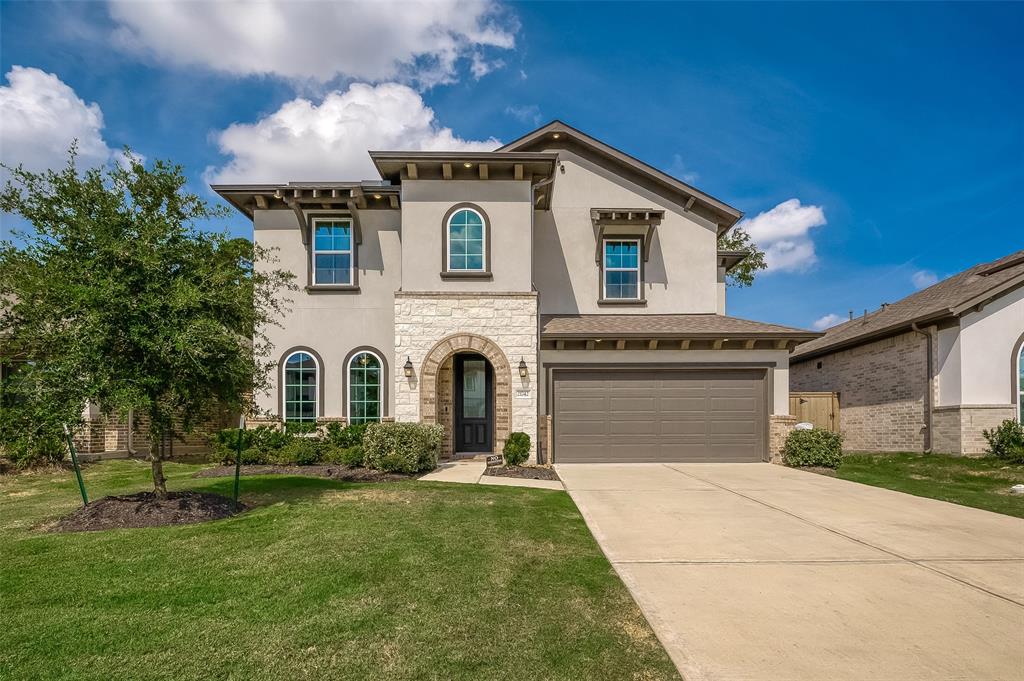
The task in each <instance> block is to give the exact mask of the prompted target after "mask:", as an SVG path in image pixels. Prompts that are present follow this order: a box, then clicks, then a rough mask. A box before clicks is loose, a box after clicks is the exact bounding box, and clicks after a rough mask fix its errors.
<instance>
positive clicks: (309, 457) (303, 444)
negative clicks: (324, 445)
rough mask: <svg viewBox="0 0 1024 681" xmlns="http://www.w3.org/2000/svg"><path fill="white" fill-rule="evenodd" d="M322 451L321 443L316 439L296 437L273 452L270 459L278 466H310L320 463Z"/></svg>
mask: <svg viewBox="0 0 1024 681" xmlns="http://www.w3.org/2000/svg"><path fill="white" fill-rule="evenodd" d="M320 450H321V447H320V442H319V441H318V440H317V439H316V438H311V437H310V438H307V437H296V438H294V439H293V440H292V441H291V442H289V443H288V444H287V445H285V446H284V447H282V448H281V449H278V450H277V451H274V452H272V453H271V454H270V456H269V458H270V460H271V461H272V462H273V463H277V464H285V465H296V466H309V465H312V464H315V463H319V462H320V453H321V452H320Z"/></svg>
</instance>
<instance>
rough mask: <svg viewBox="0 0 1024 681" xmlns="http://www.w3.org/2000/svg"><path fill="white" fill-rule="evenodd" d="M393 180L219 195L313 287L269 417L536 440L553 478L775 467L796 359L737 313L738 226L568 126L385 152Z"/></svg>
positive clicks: (772, 334)
mask: <svg viewBox="0 0 1024 681" xmlns="http://www.w3.org/2000/svg"><path fill="white" fill-rule="evenodd" d="M369 154H370V156H371V158H372V159H373V162H374V163H375V165H376V168H377V170H378V171H379V173H380V177H381V179H380V180H374V181H351V182H288V183H286V184H273V185H219V186H215V187H214V189H215V190H216V191H217V192H218V193H219V194H220V195H221V196H223V197H224V198H225V199H226V200H228V201H229V202H230V203H231V204H232V205H234V206H235V207H236V208H238V209H239V210H240V211H242V212H243V213H244V214H245V215H247V216H249V217H250V218H251V219H252V221H253V225H254V233H255V240H256V242H257V243H258V244H260V245H263V246H268V247H274V248H276V249H278V251H277V255H278V257H279V262H278V263H276V265H275V266H280V267H285V268H287V269H290V270H291V271H292V272H294V273H296V274H297V275H298V277H299V279H300V281H301V283H302V285H303V289H302V291H301V292H300V293H298V294H297V295H294V296H293V305H292V309H291V312H290V313H289V314H288V315H287V316H286V318H284V319H282V320H281V326H280V327H279V328H278V327H274V328H271V329H268V335H269V336H270V339H271V340H272V342H273V343H274V345H275V347H276V352H277V356H276V357H275V358H274V359H277V360H278V364H277V366H278V369H277V375H276V376H275V380H274V382H273V383H274V386H275V387H274V389H273V390H272V391H271V393H270V394H268V395H265V396H263V397H262V398H261V402H260V407H261V408H262V409H263V410H265V411H266V412H268V413H270V414H272V415H275V416H276V417H278V418H281V419H285V420H300V421H323V420H332V419H333V420H345V421H347V422H352V423H359V422H366V421H375V420H378V419H395V420H399V421H424V422H430V423H441V424H443V425H444V427H445V431H446V433H447V438H446V441H445V446H444V452H443V455H444V456H455V455H459V454H463V453H472V452H491V451H496V452H500V451H501V448H502V446H503V444H504V441H505V439H506V438H507V436H508V434H509V433H511V432H514V431H523V432H525V433H527V434H529V435H530V437H531V439H532V441H533V442H534V456H536V457H537V458H539V459H540V460H542V461H554V462H560V463H567V462H585V461H586V462H595V461H597V462H601V461H609V462H611V461H630V462H639V461H761V460H768V459H769V458H770V457H771V456H772V454H773V453H774V452H776V451H777V450H778V448H779V443H780V441H781V438H782V436H783V435H784V433H785V432H786V429H787V428H788V427H789V426H790V425H791V423H792V421H793V419H792V418H790V417H789V416H788V396H789V378H788V355H789V352H790V351H791V350H792V349H793V348H794V347H795V346H796V344H798V343H799V342H801V341H805V340H809V339H812V338H815V337H817V336H818V335H819V334H815V333H812V332H808V331H803V330H799V329H792V328H786V327H782V326H777V325H773V324H765V323H760V322H754V321H748V320H744V319H738V318H735V317H729V316H726V315H725V277H726V273H727V272H728V270H729V268H731V267H733V266H735V265H736V264H737V263H738V262H740V261H741V260H742V258H743V254H742V253H735V252H719V251H718V249H717V242H718V237H719V235H721V234H723V233H724V232H725V231H727V230H728V229H729V228H731V227H732V226H733V225H734V224H735V223H736V222H737V221H738V220H739V219H740V217H741V213H740V212H739V211H738V210H736V209H735V208H733V207H731V206H729V205H727V204H725V203H723V202H722V201H719V200H718V199H715V198H714V197H712V196H709V195H708V194H705V193H704V192H702V191H700V190H698V189H695V188H694V187H691V186H689V185H687V184H685V183H683V182H681V181H679V180H677V179H675V178H673V177H671V176H669V175H667V174H665V173H663V172H661V171H659V170H656V169H654V168H652V167H651V166H648V165H646V164H644V163H642V162H640V161H638V160H637V159H635V158H632V157H630V156H628V155H626V154H624V153H623V152H621V151H619V150H617V149H614V148H612V147H610V146H608V145H607V144H604V143H602V142H600V141H598V140H596V139H593V138H591V137H589V136H587V135H585V134H583V133H582V132H580V131H578V130H575V129H574V128H572V127H570V126H568V125H566V124H564V123H561V122H558V121H555V122H553V123H550V124H549V125H546V126H544V127H542V128H540V129H538V130H535V131H533V132H531V133H529V134H528V135H526V136H524V137H522V138H520V139H518V140H516V141H514V142H512V143H510V144H507V145H505V146H504V147H502V148H500V149H498V150H496V151H493V152H471V153H470V152H422V151H370V152H369Z"/></svg>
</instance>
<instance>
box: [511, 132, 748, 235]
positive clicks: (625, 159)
mask: <svg viewBox="0 0 1024 681" xmlns="http://www.w3.org/2000/svg"><path fill="white" fill-rule="evenodd" d="M573 146H581V147H584V148H585V149H587V150H589V151H591V152H593V153H596V154H597V155H598V156H601V157H603V158H605V159H607V160H609V161H612V162H613V163H615V164H616V165H618V166H619V167H620V168H622V169H624V170H627V171H629V172H631V173H633V174H636V175H638V176H640V177H641V178H642V179H645V180H647V181H648V182H650V183H652V184H654V185H657V186H658V187H659V188H660V189H662V190H663V191H665V192H667V194H668V195H670V196H671V197H673V198H674V200H675V201H676V202H677V203H680V204H682V205H684V206H687V209H690V208H692V207H693V206H694V205H695V204H696V205H697V206H699V207H700V208H701V209H702V211H703V212H705V213H707V214H708V217H709V218H710V219H711V220H712V221H713V222H715V223H716V224H718V225H719V234H721V233H723V232H725V231H727V230H728V229H729V228H730V227H732V226H733V225H735V224H736V223H737V222H738V221H739V219H740V218H742V217H743V212H742V211H740V210H738V209H736V208H733V207H732V206H730V205H729V204H727V203H725V202H724V201H721V200H719V199H716V198H715V197H713V196H711V195H710V194H706V193H704V192H702V191H701V190H699V189H697V188H696V187H692V186H690V185H688V184H687V183H685V182H683V181H682V180H680V179H678V178H675V177H672V176H671V175H669V174H668V173H665V172H662V171H660V170H658V169H657V168H655V167H653V166H651V165H648V164H646V163H644V162H643V161H641V160H639V159H637V158H635V157H633V156H630V155H629V154H627V153H625V152H624V151H621V150H619V149H616V148H615V147H613V146H610V145H608V144H605V143H604V142H602V141H601V140H599V139H595V138H593V137H591V136H590V135H587V134H586V133H584V132H581V131H579V130H577V129H576V128H574V127H572V126H571V125H568V124H567V123H563V122H562V121H559V120H554V121H551V122H550V123H548V124H547V125H545V126H542V127H540V128H537V129H536V130H534V131H533V132H529V133H527V134H525V135H523V136H522V137H520V138H519V139H517V140H514V141H512V142H509V143H508V144H506V145H505V146H503V147H501V148H499V149H498V151H499V152H509V151H539V150H545V149H558V148H570V149H571V148H572V147H573Z"/></svg>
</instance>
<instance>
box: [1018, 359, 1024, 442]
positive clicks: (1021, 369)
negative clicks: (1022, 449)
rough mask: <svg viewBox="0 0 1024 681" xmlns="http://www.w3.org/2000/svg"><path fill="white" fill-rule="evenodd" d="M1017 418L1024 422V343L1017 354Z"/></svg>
mask: <svg viewBox="0 0 1024 681" xmlns="http://www.w3.org/2000/svg"><path fill="white" fill-rule="evenodd" d="M1017 419H1018V420H1019V421H1020V422H1021V423H1024V343H1022V344H1021V346H1020V354H1019V355H1017Z"/></svg>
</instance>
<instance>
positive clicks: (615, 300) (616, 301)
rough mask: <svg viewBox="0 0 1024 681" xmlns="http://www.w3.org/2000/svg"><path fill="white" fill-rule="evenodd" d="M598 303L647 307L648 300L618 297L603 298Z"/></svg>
mask: <svg viewBox="0 0 1024 681" xmlns="http://www.w3.org/2000/svg"><path fill="white" fill-rule="evenodd" d="M597 304H598V305H625V306H626V307H646V306H647V301H646V300H643V299H641V300H626V299H618V298H601V299H599V300H598V301H597Z"/></svg>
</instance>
